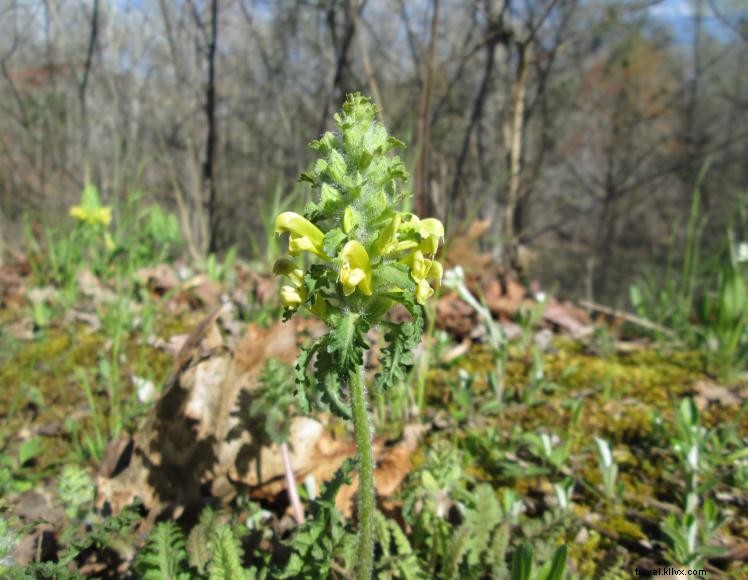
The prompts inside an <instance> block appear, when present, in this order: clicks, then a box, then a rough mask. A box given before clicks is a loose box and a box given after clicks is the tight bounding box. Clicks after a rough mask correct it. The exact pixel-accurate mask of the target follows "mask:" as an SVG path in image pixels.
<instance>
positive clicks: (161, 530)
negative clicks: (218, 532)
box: [136, 522, 190, 580]
mask: <svg viewBox="0 0 748 580" xmlns="http://www.w3.org/2000/svg"><path fill="white" fill-rule="evenodd" d="M186 560H187V551H186V549H185V543H184V534H182V530H180V529H179V527H178V526H177V525H176V524H175V523H174V522H161V523H159V524H157V525H156V527H155V528H154V529H153V532H151V535H150V538H149V540H148V543H147V545H146V546H145V548H144V549H143V551H142V552H141V553H140V554H139V556H138V559H137V561H136V569H137V570H138V573H139V574H140V576H141V577H142V578H144V579H145V580H182V579H185V580H186V579H187V578H189V577H190V576H189V574H188V573H187V572H186V566H185V564H186Z"/></svg>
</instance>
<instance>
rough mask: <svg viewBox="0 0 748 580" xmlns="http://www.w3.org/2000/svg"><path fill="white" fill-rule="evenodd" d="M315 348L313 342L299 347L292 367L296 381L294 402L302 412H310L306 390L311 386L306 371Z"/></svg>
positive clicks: (315, 345)
mask: <svg viewBox="0 0 748 580" xmlns="http://www.w3.org/2000/svg"><path fill="white" fill-rule="evenodd" d="M316 348H317V344H316V343H314V344H312V345H311V346H309V347H301V349H299V356H298V358H297V359H296V366H295V368H294V371H295V372H294V380H295V383H296V402H297V403H298V405H299V409H300V410H301V412H302V413H306V414H309V413H311V411H312V409H311V405H310V404H309V398H308V397H307V391H309V388H310V387H311V384H310V381H309V375H308V373H307V366H309V361H310V360H311V357H312V355H313V354H314V352H315V349H316Z"/></svg>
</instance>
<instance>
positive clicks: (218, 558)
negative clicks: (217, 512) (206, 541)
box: [208, 524, 244, 580]
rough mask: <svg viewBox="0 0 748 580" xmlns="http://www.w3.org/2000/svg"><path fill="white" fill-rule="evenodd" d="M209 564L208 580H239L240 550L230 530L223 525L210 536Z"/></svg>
mask: <svg viewBox="0 0 748 580" xmlns="http://www.w3.org/2000/svg"><path fill="white" fill-rule="evenodd" d="M210 552H211V557H212V559H211V562H210V564H209V565H208V574H209V575H208V578H209V579H210V580H241V579H242V578H244V570H243V568H242V550H241V548H240V547H239V544H238V543H237V541H236V538H234V534H233V532H232V531H231V528H230V527H229V526H228V525H227V524H224V525H222V526H220V527H218V529H216V530H215V532H214V533H213V534H212V537H211V539H210Z"/></svg>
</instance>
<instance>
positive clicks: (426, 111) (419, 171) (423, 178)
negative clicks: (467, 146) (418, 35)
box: [413, 0, 439, 215]
mask: <svg viewBox="0 0 748 580" xmlns="http://www.w3.org/2000/svg"><path fill="white" fill-rule="evenodd" d="M438 24H439V0H434V2H433V14H432V16H431V38H430V39H429V52H428V56H427V58H426V75H425V81H424V83H423V87H422V88H421V99H420V103H419V105H418V159H417V161H416V175H415V178H414V181H413V193H414V195H415V199H416V212H417V213H418V215H431V214H432V213H433V209H434V208H433V203H432V202H431V195H430V194H431V191H430V189H431V188H430V187H429V186H428V180H429V153H430V152H429V148H430V137H431V78H432V75H433V69H434V53H435V51H436V31H437V27H438Z"/></svg>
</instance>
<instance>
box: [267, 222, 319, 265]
mask: <svg viewBox="0 0 748 580" xmlns="http://www.w3.org/2000/svg"><path fill="white" fill-rule="evenodd" d="M283 232H288V233H289V234H291V237H290V239H289V242H288V251H289V253H290V254H291V255H292V256H295V255H296V254H299V253H301V252H312V253H313V254H316V255H317V256H319V257H320V258H325V259H329V257H328V256H327V254H325V252H324V250H323V245H324V240H325V234H323V233H322V230H320V229H319V228H318V227H317V226H315V225H314V224H313V223H312V222H310V221H309V220H308V219H306V218H305V217H303V216H300V215H299V214H297V213H294V212H292V211H286V212H283V213H282V214H280V215H279V216H278V217H277V218H276V219H275V233H276V234H281V233H283Z"/></svg>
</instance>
